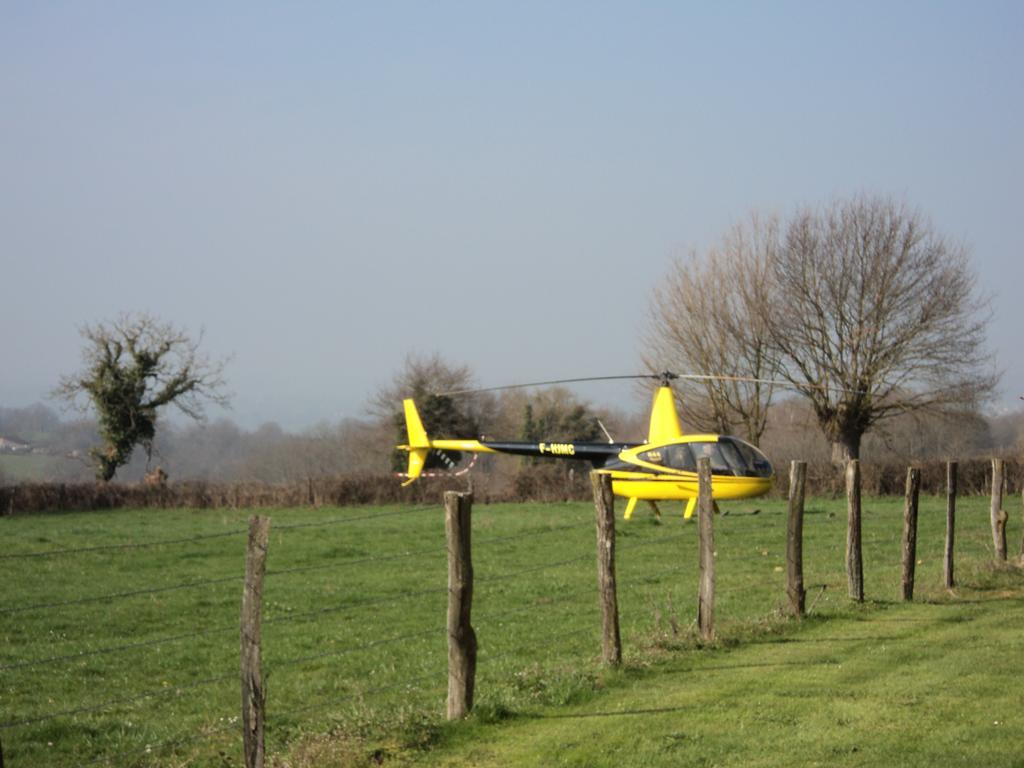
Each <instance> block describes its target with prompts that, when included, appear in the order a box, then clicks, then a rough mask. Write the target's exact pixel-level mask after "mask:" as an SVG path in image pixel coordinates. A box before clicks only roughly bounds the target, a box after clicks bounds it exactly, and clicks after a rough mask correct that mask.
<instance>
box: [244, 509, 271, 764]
mask: <svg viewBox="0 0 1024 768" xmlns="http://www.w3.org/2000/svg"><path fill="white" fill-rule="evenodd" d="M269 536H270V518H269V517H262V516H259V515H253V516H252V517H250V518H249V545H248V549H247V550H246V554H245V586H244V587H243V589H242V632H241V636H242V747H243V750H244V753H245V768H263V761H264V758H265V753H264V745H263V718H264V709H265V705H266V702H267V692H266V690H265V689H264V687H263V673H262V669H261V659H260V615H261V609H262V603H263V573H264V571H265V570H266V565H267V542H268V538H269Z"/></svg>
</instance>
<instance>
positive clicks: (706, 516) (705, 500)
mask: <svg viewBox="0 0 1024 768" xmlns="http://www.w3.org/2000/svg"><path fill="white" fill-rule="evenodd" d="M697 478H698V479H697V514H698V516H699V519H698V520H697V524H698V531H699V537H698V538H699V540H700V588H699V590H698V592H697V626H698V627H699V628H700V636H701V639H702V640H705V641H707V642H710V641H712V640H714V639H715V522H714V521H715V502H714V501H713V499H712V497H711V490H712V489H711V459H710V458H708V457H707V456H701V457H700V458H699V459H697Z"/></svg>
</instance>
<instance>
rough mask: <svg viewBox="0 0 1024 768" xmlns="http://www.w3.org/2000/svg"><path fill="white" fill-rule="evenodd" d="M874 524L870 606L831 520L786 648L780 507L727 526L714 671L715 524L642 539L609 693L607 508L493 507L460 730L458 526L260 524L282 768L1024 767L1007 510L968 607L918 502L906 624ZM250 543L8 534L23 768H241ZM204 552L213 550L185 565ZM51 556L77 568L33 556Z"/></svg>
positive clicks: (4, 551)
mask: <svg viewBox="0 0 1024 768" xmlns="http://www.w3.org/2000/svg"><path fill="white" fill-rule="evenodd" d="M755 508H756V509H760V510H761V511H760V514H756V515H755V514H751V512H752V511H753V510H754V509H755ZM864 508H865V512H864V541H865V585H866V591H867V595H868V603H867V604H866V605H864V606H854V605H851V604H850V603H849V601H848V600H847V598H846V588H845V579H844V575H843V550H844V540H845V511H844V503H843V502H842V501H831V500H821V499H813V500H810V501H809V502H808V505H807V516H806V519H805V544H804V553H805V580H806V584H807V586H808V604H809V605H811V606H812V611H811V618H810V619H808V620H805V621H804V622H792V621H789V620H786V619H784V618H782V617H781V615H780V612H779V607H780V606H781V604H782V601H783V583H784V574H783V572H782V567H783V565H784V539H785V506H784V503H782V502H778V501H763V500H759V501H757V502H747V503H736V504H731V505H724V507H723V509H724V510H725V511H726V512H727V514H725V515H723V516H721V517H717V518H716V545H717V558H716V563H717V574H718V588H719V592H718V598H717V612H718V620H719V622H718V627H719V636H720V638H719V641H718V642H717V643H716V644H715V646H714V647H711V648H704V647H701V646H700V644H699V643H697V642H696V640H695V639H694V636H693V616H694V614H695V596H696V585H697V568H696V561H697V543H696V525H695V524H693V522H690V523H683V522H682V521H681V520H680V519H679V518H678V516H672V517H667V519H666V520H665V522H664V523H663V524H661V525H656V524H654V523H653V522H652V521H651V520H650V519H649V518H641V517H638V518H637V519H634V520H633V521H630V522H628V523H626V522H623V521H621V520H620V521H619V522H618V526H617V531H618V562H617V569H618V578H619V584H620V596H619V603H620V610H621V615H622V628H623V641H624V649H625V657H626V658H625V664H624V668H623V669H622V670H620V671H615V672H610V671H607V670H603V669H602V668H601V667H600V665H599V664H598V655H599V651H600V646H599V638H598V627H599V623H600V618H599V615H598V607H597V594H596V575H595V572H596V566H595V558H594V524H593V508H592V506H591V505H589V504H536V505H491V506H486V505H478V506H477V507H476V508H475V509H474V512H473V539H474V552H473V557H474V566H475V571H476V578H477V584H476V592H475V597H474V609H473V622H474V625H475V627H476V630H477V635H478V639H479V645H480V658H479V667H478V677H477V699H476V703H477V706H476V712H475V714H474V716H473V717H471V718H470V719H469V721H467V722H463V723H458V724H445V723H443V721H442V715H443V709H444V694H445V687H446V646H445V628H444V627H445V613H444V612H445V599H446V598H445V591H446V565H445V556H444V522H443V511H442V510H441V508H440V506H437V507H422V508H420V507H409V508H401V507H373V508H362V509H356V508H345V509H326V508H325V509H318V510H313V509H289V510H266V511H264V512H263V513H264V514H267V515H269V516H270V517H271V518H272V520H273V527H272V531H271V540H270V548H269V556H268V565H267V568H268V575H267V580H266V585H265V592H264V639H263V643H264V670H265V675H266V679H267V689H268V707H267V708H268V722H267V740H268V753H269V755H270V756H271V759H270V761H269V762H270V764H272V765H277V766H291V767H293V768H315V767H318V766H328V765H339V764H340V765H349V764H352V765H376V764H381V763H384V764H392V765H401V764H416V765H421V764H422V765H453V766H468V765H548V764H566V765H580V766H583V765H612V764H614V765H637V766H639V765H679V764H688V765H731V764H744V765H766V766H768V765H780V766H781V765H794V764H815V763H820V764H823V765H824V764H828V765H835V764H841V765H874V764H900V765H916V764H920V765H925V764H928V765H935V764H950V763H954V762H959V761H969V762H973V763H977V764H984V765H1021V764H1022V763H1021V759H1022V758H1020V757H1019V756H1018V755H1019V738H1018V736H1019V733H1020V728H1021V724H1022V722H1021V716H1020V715H1019V714H1018V713H1019V712H1021V711H1024V709H1022V707H1021V705H1022V704H1024V701H1022V693H1021V691H1022V690H1024V687H1022V686H1021V684H1020V683H1021V681H1020V679H1019V671H1018V670H1019V669H1021V667H1022V662H1024V632H1022V629H1024V612H1022V610H1021V609H1022V607H1024V577H1022V575H1021V572H1020V571H1018V570H1016V569H1006V570H995V569H993V568H991V567H990V566H989V565H988V562H989V560H990V557H991V541H990V534H989V528H988V512H987V500H986V499H976V498H972V499H962V500H961V501H960V516H959V530H958V568H959V572H958V576H959V580H960V583H961V586H960V587H959V588H958V589H957V590H956V591H955V592H954V593H947V591H946V590H944V589H942V588H941V562H940V557H941V551H942V540H943V531H944V502H943V501H942V500H938V499H929V498H926V499H923V500H922V510H921V524H920V533H919V544H918V558H919V560H920V561H921V564H920V565H919V566H918V574H917V583H918V590H917V597H918V603H917V604H914V605H910V606H907V605H903V604H901V603H898V602H897V600H896V598H897V595H898V588H899V578H900V566H899V547H900V544H899V535H900V527H901V518H902V516H901V511H902V500H901V499H868V500H866V501H865V504H864ZM620 514H621V510H620ZM247 516H248V512H247V511H237V512H236V511H230V510H228V511H205V512H198V511H179V510H174V511H171V510H163V511H153V510H150V511H112V512H97V513H89V514H73V515H40V516H22V517H18V516H16V517H8V518H0V543H2V547H0V555H3V558H4V559H3V565H4V566H5V578H4V584H5V589H4V591H3V599H2V601H0V719H2V723H0V744H2V747H3V754H4V758H5V760H6V761H7V762H6V764H7V765H9V766H14V767H15V768H20V767H21V766H72V765H74V766H80V765H110V766H157V765H160V766H182V765H195V766H230V765H239V764H240V763H241V747H240V737H239V730H240V726H239V724H238V715H239V693H238V689H239V682H238V643H239V641H238V615H239V605H240V597H241V589H242V584H241V576H242V573H243V567H244V550H245V533H244V529H245V522H246V518H247ZM1013 519H1014V522H1015V525H1014V527H1013V528H1011V537H1010V538H1011V541H1016V538H1015V537H1017V536H1019V531H1018V530H1017V525H1018V524H1017V523H1016V521H1017V520H1018V519H1019V516H1018V515H1016V514H1015V515H1014V516H1013ZM196 537H209V538H201V539H198V540H191V541H179V540H190V539H195V538H196ZM157 541H162V542H165V543H163V544H159V545H155V546H141V547H140V546H127V545H136V544H140V543H147V542H157ZM112 545H113V548H111V547H112ZM96 547H100V549H93V548H96ZM57 549H74V550H78V551H74V552H67V553H65V554H58V555H51V556H42V557H12V555H23V554H27V553H34V552H46V551H49V550H57ZM82 550H84V551H82ZM954 758H955V759H954ZM961 758H962V760H961Z"/></svg>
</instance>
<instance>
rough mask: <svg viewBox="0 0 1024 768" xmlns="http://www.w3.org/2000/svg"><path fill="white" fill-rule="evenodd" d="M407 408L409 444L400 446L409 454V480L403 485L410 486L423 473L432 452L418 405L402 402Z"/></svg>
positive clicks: (408, 400) (409, 401) (406, 423)
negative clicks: (428, 456) (429, 453)
mask: <svg viewBox="0 0 1024 768" xmlns="http://www.w3.org/2000/svg"><path fill="white" fill-rule="evenodd" d="M402 405H403V406H404V407H405V429H406V433H407V434H408V438H409V444H408V445H400V446H398V447H399V448H402V449H404V450H406V451H408V452H409V471H408V473H407V474H408V478H409V479H408V480H406V481H405V482H404V483H402V485H403V486H406V485H409V483H411V482H412V481H413V480H415V479H416V478H417V477H419V476H420V473H422V472H423V465H424V464H426V462H427V453H428V452H429V451H430V438H428V437H427V430H426V429H424V428H423V421H422V420H421V419H420V414H419V411H417V410H416V403H414V402H413V401H412V400H411V399H407V400H404V401H402Z"/></svg>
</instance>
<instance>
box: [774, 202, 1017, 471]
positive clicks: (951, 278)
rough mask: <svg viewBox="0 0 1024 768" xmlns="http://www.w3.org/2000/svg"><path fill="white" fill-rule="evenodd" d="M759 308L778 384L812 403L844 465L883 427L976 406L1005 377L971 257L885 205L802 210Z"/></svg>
mask: <svg viewBox="0 0 1024 768" xmlns="http://www.w3.org/2000/svg"><path fill="white" fill-rule="evenodd" d="M766 277H767V278H768V279H766V280H765V282H764V284H763V290H762V291H761V293H760V300H759V301H758V302H757V304H756V309H757V313H756V314H757V317H758V321H759V323H761V324H763V327H764V328H765V329H766V330H767V332H768V334H769V336H770V340H771V344H772V347H773V349H774V350H775V353H776V355H777V362H778V363H779V364H780V372H781V375H782V376H783V377H784V378H785V379H787V380H788V381H789V382H791V383H792V385H793V386H794V387H795V388H796V389H797V390H799V391H800V392H801V393H802V394H803V395H804V396H805V397H807V399H808V400H809V401H810V402H811V404H812V406H813V408H814V412H815V416H816V417H817V420H818V423H819V425H820V426H821V428H822V430H823V431H824V433H825V435H826V437H827V438H828V440H829V441H830V442H831V443H832V456H833V460H835V461H844V460H846V459H850V458H858V457H859V455H860V446H861V438H862V436H863V435H864V433H865V432H866V431H867V430H869V429H870V428H871V427H872V426H873V425H874V424H875V423H876V422H878V421H879V420H881V419H884V418H886V417H889V416H892V415H894V414H899V413H905V412H908V411H914V410H920V409H927V408H943V407H949V406H957V407H962V406H964V405H967V406H971V405H973V404H975V403H977V402H979V401H981V400H984V399H985V398H986V397H987V396H989V395H990V394H991V393H992V391H993V389H994V388H995V386H996V383H997V381H998V375H997V374H996V373H995V372H994V371H993V370H992V358H991V356H990V355H989V353H988V352H987V351H986V344H985V330H986V326H987V323H988V313H987V312H986V309H987V301H986V299H985V298H984V297H982V296H980V295H979V294H978V292H977V291H976V288H975V278H974V274H973V272H972V270H971V268H970V263H969V260H968V251H967V249H966V248H965V247H964V246H963V245H960V244H957V243H953V242H951V241H950V240H948V239H947V238H945V237H943V236H942V235H940V234H938V233H937V232H936V231H935V230H934V228H933V227H932V225H931V223H930V222H929V221H928V220H927V219H925V218H924V217H923V216H922V215H921V214H920V213H918V212H917V211H915V210H911V209H909V208H908V207H907V206H906V205H905V204H902V203H898V202H894V201H892V200H889V199H885V198H878V197H868V196H862V197H855V198H852V199H847V200H837V201H835V202H833V203H832V204H831V205H828V206H826V207H824V208H821V209H818V210H812V209H804V210H801V211H799V212H798V213H797V214H796V215H795V216H794V217H793V218H792V220H791V221H790V222H789V224H788V226H787V228H786V233H785V239H784V242H783V244H782V247H781V248H779V249H778V252H777V254H776V257H775V258H774V259H772V261H771V265H770V269H769V270H768V271H767V273H766Z"/></svg>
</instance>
